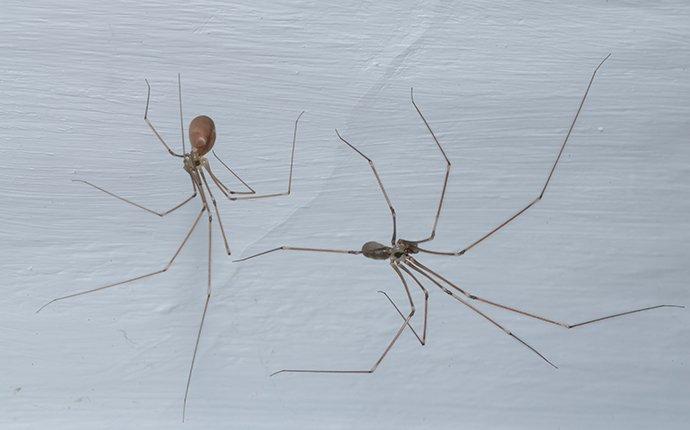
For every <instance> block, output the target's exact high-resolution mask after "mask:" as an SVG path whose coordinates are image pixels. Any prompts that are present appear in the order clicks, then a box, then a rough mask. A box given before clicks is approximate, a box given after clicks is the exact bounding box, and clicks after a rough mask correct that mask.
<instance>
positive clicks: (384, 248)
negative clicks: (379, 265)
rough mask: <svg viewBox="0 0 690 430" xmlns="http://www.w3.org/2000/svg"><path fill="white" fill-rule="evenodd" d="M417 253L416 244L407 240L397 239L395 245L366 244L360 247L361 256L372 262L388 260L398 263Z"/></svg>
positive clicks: (372, 242)
mask: <svg viewBox="0 0 690 430" xmlns="http://www.w3.org/2000/svg"><path fill="white" fill-rule="evenodd" d="M418 252H419V248H417V243H416V242H412V241H409V240H404V239H398V240H397V241H396V242H395V245H393V246H388V245H384V244H382V243H379V242H374V241H371V242H367V243H365V244H364V245H362V251H361V254H362V255H364V256H365V257H367V258H371V259H372V260H390V261H391V262H399V261H401V260H403V259H405V257H409V256H410V254H416V253H418Z"/></svg>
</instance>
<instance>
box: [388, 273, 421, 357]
mask: <svg viewBox="0 0 690 430" xmlns="http://www.w3.org/2000/svg"><path fill="white" fill-rule="evenodd" d="M399 267H400V268H401V269H402V270H404V271H405V273H407V274H408V275H409V276H410V277H411V278H412V279H413V280H414V281H415V283H416V284H417V286H418V287H419V288H421V290H422V292H423V293H424V325H423V326H422V336H421V337H420V336H419V334H418V333H417V331H415V329H414V328H412V325H411V324H410V323H409V322H408V324H407V326H408V327H409V328H410V330H412V333H413V334H414V335H415V337H416V338H417V340H418V341H419V343H420V344H422V345H426V327H427V315H428V313H429V291H427V289H426V288H424V285H422V283H421V282H419V279H417V277H416V276H414V274H413V273H412V272H410V271H409V270H408V269H407V267H405V266H404V265H402V264H401V265H400V266H399ZM379 293H381V294H383V295H384V296H386V298H387V299H388V301H389V302H390V303H391V305H393V307H394V308H395V310H396V311H397V312H398V314H399V315H400V317H401V318H402V319H403V320H405V315H404V314H403V313H402V311H401V310H400V308H398V305H396V304H395V302H394V301H393V299H391V298H390V296H389V295H388V294H386V292H384V291H379Z"/></svg>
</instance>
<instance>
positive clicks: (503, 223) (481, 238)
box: [419, 54, 611, 256]
mask: <svg viewBox="0 0 690 430" xmlns="http://www.w3.org/2000/svg"><path fill="white" fill-rule="evenodd" d="M610 56H611V54H609V55H607V56H606V57H605V58H604V59H603V60H601V62H600V63H599V65H598V66H597V67H596V68H595V69H594V72H593V73H592V77H591V78H590V79H589V84H588V85H587V89H586V90H585V93H584V94H583V96H582V99H581V100H580V105H579V106H578V108H577V111H576V112H575V117H574V118H573V121H572V122H571V123H570V128H568V133H567V134H566V135H565V138H564V139H563V143H562V144H561V148H560V150H559V151H558V155H557V156H556V161H554V163H553V165H552V166H551V170H550V171H549V175H548V176H547V177H546V182H545V183H544V186H543V187H542V189H541V192H540V193H539V195H538V196H537V197H536V198H535V199H533V200H532V201H531V202H529V203H528V204H527V206H525V207H523V208H522V209H520V210H519V211H517V212H516V213H515V214H513V215H512V216H511V217H510V218H508V219H507V220H505V221H503V222H502V223H501V224H499V225H498V226H496V227H494V228H493V229H492V230H491V231H489V232H488V233H486V234H485V235H484V236H482V237H480V238H479V239H477V240H475V241H474V242H472V243H471V244H470V245H468V246H466V247H465V248H463V249H461V250H460V251H455V252H441V251H432V250H428V249H422V248H419V250H420V251H422V252H426V253H429V254H436V255H458V256H459V255H463V254H464V253H465V252H467V251H469V250H470V249H472V248H474V247H475V246H476V245H478V244H479V243H481V242H483V241H484V240H485V239H488V238H489V237H491V236H492V235H493V234H494V233H496V232H497V231H499V230H500V229H502V228H503V227H505V226H506V225H508V224H509V223H510V222H511V221H513V220H514V219H515V218H517V217H519V216H520V215H522V214H523V213H525V212H526V211H527V210H528V209H529V208H531V207H532V206H534V205H535V204H536V203H537V202H538V201H540V200H541V199H542V197H544V193H545V192H546V188H547V187H548V186H549V182H550V181H551V177H552V176H553V173H554V172H555V171H556V166H557V165H558V162H559V161H560V159H561V155H563V150H564V149H565V145H566V144H567V143H568V139H569V138H570V134H571V133H572V131H573V128H574V127H575V123H576V122H577V118H578V117H579V116H580V111H581V110H582V106H583V105H584V104H585V100H586V99H587V94H589V89H590V88H591V87H592V83H593V82H594V78H595V77H596V75H597V72H598V71H599V68H600V67H601V66H602V64H604V62H605V61H606V60H607V59H608V58H609V57H610Z"/></svg>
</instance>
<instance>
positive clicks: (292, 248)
mask: <svg viewBox="0 0 690 430" xmlns="http://www.w3.org/2000/svg"><path fill="white" fill-rule="evenodd" d="M275 251H308V252H326V253H331V254H332V253H336V254H353V255H358V254H361V253H362V251H354V250H350V249H327V248H300V247H297V246H279V247H277V248H273V249H269V250H268V251H263V252H259V253H257V254H253V255H250V256H249V257H244V258H240V259H239V260H233V263H239V262H240V261H246V260H249V259H250V258H254V257H259V256H261V255H266V254H268V253H271V252H275Z"/></svg>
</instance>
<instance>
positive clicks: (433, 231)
mask: <svg viewBox="0 0 690 430" xmlns="http://www.w3.org/2000/svg"><path fill="white" fill-rule="evenodd" d="M410 100H411V101H412V105H413V106H414V108H415V110H416V111H417V113H418V114H419V116H420V118H422V121H424V125H425V126H426V129H427V130H429V133H430V134H431V137H432V138H433V139H434V142H436V146H438V149H439V150H440V151H441V155H443V158H444V159H445V161H446V174H445V176H444V178H443V187H442V188H441V198H440V199H439V201H438V208H437V209H436V218H434V225H433V227H432V228H431V234H430V235H429V237H427V238H425V239H422V240H419V241H415V243H424V242H428V241H431V240H433V239H434V237H436V226H437V225H438V219H439V218H440V217H441V209H443V199H444V198H445V196H446V188H447V187H448V177H449V176H450V167H451V164H450V160H449V159H448V156H447V155H446V151H444V150H443V147H441V144H440V143H439V141H438V139H437V138H436V135H435V134H434V131H433V130H432V129H431V126H430V125H429V122H428V121H427V120H426V118H424V115H423V114H422V111H421V110H420V109H419V106H417V103H415V101H414V89H413V88H410Z"/></svg>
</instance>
